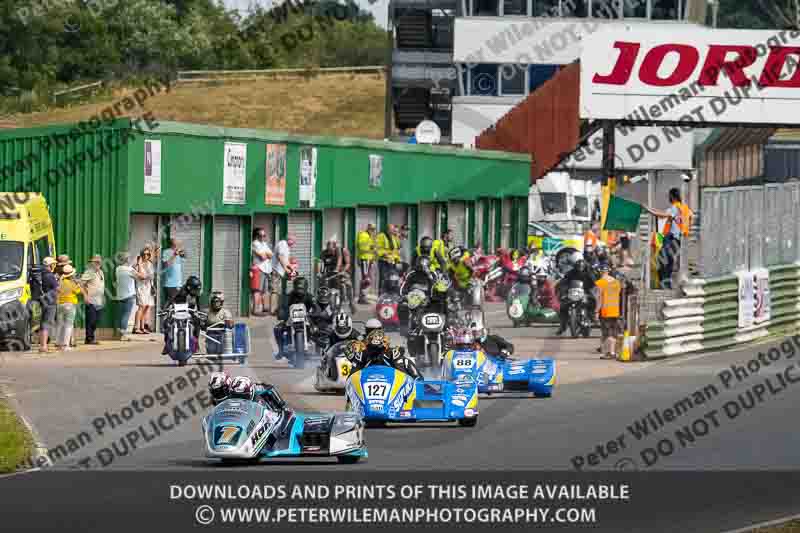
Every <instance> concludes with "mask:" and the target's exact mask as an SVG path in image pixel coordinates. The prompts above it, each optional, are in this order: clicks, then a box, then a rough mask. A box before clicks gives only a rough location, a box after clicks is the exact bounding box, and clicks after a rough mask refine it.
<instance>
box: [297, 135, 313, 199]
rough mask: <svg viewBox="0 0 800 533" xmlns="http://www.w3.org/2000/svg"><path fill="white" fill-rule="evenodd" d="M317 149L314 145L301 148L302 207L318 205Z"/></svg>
mask: <svg viewBox="0 0 800 533" xmlns="http://www.w3.org/2000/svg"><path fill="white" fill-rule="evenodd" d="M316 188H317V149H316V148H315V147H312V146H303V147H302V148H300V207H314V206H315V205H316Z"/></svg>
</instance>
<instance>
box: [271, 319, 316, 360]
mask: <svg viewBox="0 0 800 533" xmlns="http://www.w3.org/2000/svg"><path fill="white" fill-rule="evenodd" d="M307 315H308V313H307V311H306V306H305V305H304V304H301V303H300V304H294V305H292V306H290V307H289V318H288V319H287V321H286V322H287V326H288V327H285V328H282V329H281V332H280V337H279V339H278V346H279V352H278V355H277V356H276V358H277V359H280V358H281V357H286V358H287V359H288V360H289V363H290V364H291V365H292V366H293V367H295V368H304V367H305V361H306V356H307V354H309V352H310V349H311V342H310V339H309V330H310V324H309V321H308V316H307Z"/></svg>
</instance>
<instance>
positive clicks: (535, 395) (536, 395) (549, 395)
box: [533, 392, 553, 398]
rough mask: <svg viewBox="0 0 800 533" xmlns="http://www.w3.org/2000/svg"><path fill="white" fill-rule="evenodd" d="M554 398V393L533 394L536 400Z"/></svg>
mask: <svg viewBox="0 0 800 533" xmlns="http://www.w3.org/2000/svg"><path fill="white" fill-rule="evenodd" d="M552 396H553V393H551V392H547V393H545V392H534V393H533V397H534V398H551V397H552Z"/></svg>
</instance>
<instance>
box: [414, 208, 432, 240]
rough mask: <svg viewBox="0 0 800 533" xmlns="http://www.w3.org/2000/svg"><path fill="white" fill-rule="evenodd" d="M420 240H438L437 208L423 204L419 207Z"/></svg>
mask: <svg viewBox="0 0 800 533" xmlns="http://www.w3.org/2000/svg"><path fill="white" fill-rule="evenodd" d="M418 212H419V230H418V231H417V233H418V234H419V239H420V240H421V239H422V238H423V237H430V238H431V239H434V240H435V239H436V231H435V230H436V206H435V205H432V204H422V205H420V206H419V211H418Z"/></svg>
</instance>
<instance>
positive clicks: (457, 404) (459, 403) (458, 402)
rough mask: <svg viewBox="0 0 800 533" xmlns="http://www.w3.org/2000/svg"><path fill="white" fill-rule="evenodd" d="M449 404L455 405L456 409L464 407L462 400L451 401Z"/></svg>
mask: <svg viewBox="0 0 800 533" xmlns="http://www.w3.org/2000/svg"><path fill="white" fill-rule="evenodd" d="M450 403H452V404H453V405H455V406H457V407H464V401H463V400H456V399H453V401H451V402H450Z"/></svg>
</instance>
